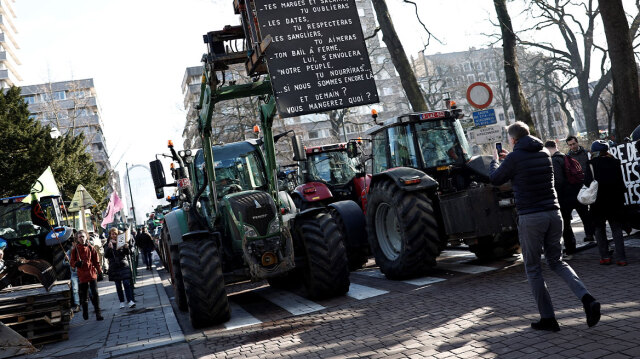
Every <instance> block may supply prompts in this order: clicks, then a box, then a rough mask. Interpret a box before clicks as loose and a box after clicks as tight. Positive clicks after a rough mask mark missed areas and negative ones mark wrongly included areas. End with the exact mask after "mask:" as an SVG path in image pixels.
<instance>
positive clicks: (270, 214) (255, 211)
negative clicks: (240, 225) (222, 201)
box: [229, 192, 276, 236]
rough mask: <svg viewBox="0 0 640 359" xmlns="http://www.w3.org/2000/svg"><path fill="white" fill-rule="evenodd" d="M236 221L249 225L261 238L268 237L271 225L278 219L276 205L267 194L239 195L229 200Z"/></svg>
mask: <svg viewBox="0 0 640 359" xmlns="http://www.w3.org/2000/svg"><path fill="white" fill-rule="evenodd" d="M229 203H230V204H231V209H232V210H233V213H234V215H235V216H236V219H238V220H240V219H242V221H243V222H244V223H246V224H249V225H251V226H253V227H255V229H256V230H257V231H258V234H259V235H261V236H265V235H267V231H268V230H269V223H271V221H273V219H274V218H275V217H276V204H275V202H274V201H273V198H271V196H269V195H268V194H267V193H265V192H254V193H247V194H239V195H236V196H233V197H231V198H229Z"/></svg>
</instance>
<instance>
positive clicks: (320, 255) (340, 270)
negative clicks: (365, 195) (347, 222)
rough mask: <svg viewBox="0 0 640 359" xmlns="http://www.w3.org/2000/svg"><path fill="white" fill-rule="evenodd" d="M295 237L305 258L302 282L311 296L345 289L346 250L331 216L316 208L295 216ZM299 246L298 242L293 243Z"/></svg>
mask: <svg viewBox="0 0 640 359" xmlns="http://www.w3.org/2000/svg"><path fill="white" fill-rule="evenodd" d="M295 226H296V237H297V239H298V240H300V241H301V242H302V243H301V244H302V246H301V247H302V248H301V249H302V250H303V251H304V255H305V257H306V258H307V260H306V264H305V266H304V267H303V268H301V272H302V277H303V279H302V283H303V285H304V288H305V291H306V294H307V296H308V297H309V298H311V299H323V298H330V297H336V296H339V295H344V294H345V293H347V292H348V291H349V284H350V281H349V262H348V261H347V251H346V249H345V246H344V243H343V241H342V235H341V234H340V231H339V230H338V226H337V225H336V223H335V221H334V219H333V218H332V217H331V215H330V214H329V213H327V212H318V213H315V214H313V215H311V216H309V217H307V218H302V219H298V220H296V224H295ZM296 248H300V246H296Z"/></svg>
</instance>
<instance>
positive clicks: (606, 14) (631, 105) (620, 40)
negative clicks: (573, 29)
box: [598, 0, 640, 142]
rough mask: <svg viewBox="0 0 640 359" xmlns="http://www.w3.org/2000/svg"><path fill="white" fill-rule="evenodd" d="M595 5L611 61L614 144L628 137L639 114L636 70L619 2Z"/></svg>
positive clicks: (610, 0) (612, 0) (602, 1)
mask: <svg viewBox="0 0 640 359" xmlns="http://www.w3.org/2000/svg"><path fill="white" fill-rule="evenodd" d="M598 2H599V4H600V15H601V16H602V22H603V25H604V33H605V35H606V37H607V45H609V57H610V58H611V73H612V78H613V96H614V98H615V100H614V101H613V114H614V119H615V124H616V133H615V136H616V142H621V141H622V139H623V138H624V137H625V136H631V132H633V130H634V128H635V127H636V125H637V120H636V117H637V116H638V114H640V90H639V89H638V70H637V67H636V61H635V58H634V54H633V44H632V41H631V37H630V36H629V23H628V22H627V17H626V15H625V12H624V8H623V7H622V0H599V1H598Z"/></svg>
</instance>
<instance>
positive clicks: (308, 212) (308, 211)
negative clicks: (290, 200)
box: [295, 207, 327, 219]
mask: <svg viewBox="0 0 640 359" xmlns="http://www.w3.org/2000/svg"><path fill="white" fill-rule="evenodd" d="M326 210H327V209H326V208H325V207H311V208H307V209H305V210H303V211H300V212H298V213H297V214H296V216H295V219H302V218H306V217H310V216H312V215H313V214H315V213H318V212H323V211H326Z"/></svg>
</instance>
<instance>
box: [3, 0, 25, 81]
mask: <svg viewBox="0 0 640 359" xmlns="http://www.w3.org/2000/svg"><path fill="white" fill-rule="evenodd" d="M14 3H15V0H0V87H1V88H8V87H11V86H18V85H19V84H20V82H21V81H22V77H20V74H19V72H18V67H19V66H20V60H19V59H18V55H17V52H18V50H19V49H20V46H18V42H17V41H16V34H17V33H18V30H17V28H16V25H15V19H16V13H15V11H14V9H13V4H14Z"/></svg>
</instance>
